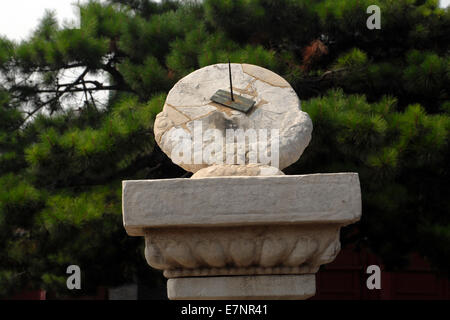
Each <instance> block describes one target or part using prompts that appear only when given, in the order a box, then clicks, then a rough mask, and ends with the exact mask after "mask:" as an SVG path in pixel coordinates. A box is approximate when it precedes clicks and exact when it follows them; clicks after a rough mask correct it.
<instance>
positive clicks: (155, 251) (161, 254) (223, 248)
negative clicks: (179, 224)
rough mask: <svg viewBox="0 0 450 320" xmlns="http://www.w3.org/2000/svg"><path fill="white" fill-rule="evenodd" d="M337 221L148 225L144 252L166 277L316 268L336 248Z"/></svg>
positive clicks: (294, 271) (310, 270)
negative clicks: (213, 225)
mask: <svg viewBox="0 0 450 320" xmlns="http://www.w3.org/2000/svg"><path fill="white" fill-rule="evenodd" d="M339 229H340V225H339V224H326V223H323V224H313V225H310V224H288V225H284V224H281V225H277V224H273V225H271V226H270V227H268V226H261V225H254V226H242V227H240V226H233V227H209V228H204V227H185V228H183V229H181V228H152V229H149V230H148V231H147V232H146V234H145V248H146V249H145V257H146V259H147V262H148V264H149V265H150V266H152V267H153V268H156V269H160V270H163V271H164V275H165V276H166V277H167V278H178V277H194V276H235V275H270V274H304V273H315V272H316V271H317V270H318V269H319V267H320V266H321V265H322V264H325V263H328V262H330V261H332V260H333V259H334V258H335V257H336V255H337V253H338V252H339V249H340V243H339Z"/></svg>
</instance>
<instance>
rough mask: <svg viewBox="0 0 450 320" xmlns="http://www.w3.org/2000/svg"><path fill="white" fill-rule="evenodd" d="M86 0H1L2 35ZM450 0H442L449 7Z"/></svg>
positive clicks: (23, 33) (24, 31)
mask: <svg viewBox="0 0 450 320" xmlns="http://www.w3.org/2000/svg"><path fill="white" fill-rule="evenodd" d="M78 1H81V2H85V0H0V35H6V36H7V37H8V38H10V39H14V40H23V39H25V38H26V37H27V36H28V35H29V34H30V32H31V30H32V29H34V28H35V27H36V25H37V24H38V22H39V19H40V18H42V16H43V14H44V12H45V9H54V10H56V12H57V17H58V20H59V22H60V23H61V22H63V21H65V20H68V21H77V23H79V22H78V12H77V9H76V7H75V6H73V5H72V4H73V3H77V2H78ZM449 4H450V0H441V7H447V6H448V5H449Z"/></svg>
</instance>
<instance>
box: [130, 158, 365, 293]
mask: <svg viewBox="0 0 450 320" xmlns="http://www.w3.org/2000/svg"><path fill="white" fill-rule="evenodd" d="M255 168H256V169H258V170H260V169H261V168H259V167H254V166H253V167H252V166H250V167H248V168H244V169H246V170H247V169H248V170H249V172H250V171H251V172H250V173H252V172H253V171H252V170H253V169H255ZM213 169H214V168H212V169H210V170H212V171H214V170H213ZM219 169H220V170H222V171H223V173H224V174H225V173H226V174H233V173H235V172H241V171H242V170H241V169H242V168H238V167H237V166H236V167H232V168H229V167H220V168H215V170H219ZM208 170H209V169H208ZM208 170H206V171H204V172H203V173H205V174H206V175H208V174H209V173H208V172H209V171H208ZM220 170H219V171H220ZM244 171H245V170H244ZM214 172H216V171H214ZM241 173H242V172H241ZM255 174H256V173H255ZM123 187H124V188H123V215H124V225H125V229H126V230H127V232H128V234H130V235H133V236H144V237H145V257H146V259H147V262H148V264H149V265H150V266H151V267H153V268H156V269H159V270H163V271H164V275H165V276H166V277H167V278H169V280H168V296H169V299H306V298H308V297H311V296H312V295H314V294H315V276H314V274H315V273H316V272H317V270H318V269H319V267H320V266H321V265H323V264H326V263H329V262H331V261H333V259H334V258H335V257H336V255H337V254H338V252H339V250H340V242H339V231H340V228H341V227H342V226H345V225H348V224H350V223H353V222H356V221H358V220H359V218H360V216H361V190H360V186H359V179H358V175H357V174H355V173H338V174H314V175H303V176H284V175H274V176H263V175H261V172H259V175H258V176H223V177H201V178H198V179H168V180H143V181H124V183H123Z"/></svg>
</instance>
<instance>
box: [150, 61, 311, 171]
mask: <svg viewBox="0 0 450 320" xmlns="http://www.w3.org/2000/svg"><path fill="white" fill-rule="evenodd" d="M199 125H200V127H201V128H200V129H201V131H202V132H203V133H204V132H206V131H207V130H209V129H211V130H215V132H216V133H217V132H218V133H220V134H221V135H222V136H223V137H225V136H226V134H227V131H229V130H230V129H232V130H242V131H244V132H247V131H249V130H255V131H256V132H257V133H258V134H259V131H260V130H266V131H268V132H269V134H268V136H269V138H270V139H269V141H268V142H267V144H261V143H259V142H257V143H256V144H257V145H255V144H252V145H250V146H247V147H248V148H247V149H246V150H245V151H244V152H245V161H246V162H248V163H250V162H249V161H250V156H251V155H252V153H251V150H256V148H257V149H258V157H259V158H258V159H257V163H262V162H263V161H260V160H261V159H262V158H261V155H263V154H264V152H265V151H267V152H266V154H268V153H270V152H271V148H272V146H274V145H275V144H276V143H278V142H277V141H274V140H273V139H272V137H273V136H272V135H271V132H272V130H278V133H279V150H278V151H279V152H278V153H279V164H278V165H276V167H277V168H278V169H280V170H281V169H283V168H285V167H287V166H289V165H291V164H292V163H294V162H296V161H297V160H298V159H299V158H300V156H301V154H302V153H303V151H304V149H305V148H306V146H307V145H308V143H309V141H310V139H311V133H312V122H311V119H310V118H309V116H308V114H306V113H305V112H303V111H302V110H301V105H300V100H299V98H298V96H297V94H296V92H295V91H294V89H293V88H292V87H291V86H290V85H289V83H288V82H287V81H286V80H284V79H283V78H282V77H281V76H279V75H278V74H276V73H274V72H272V71H270V70H268V69H265V68H262V67H260V66H256V65H251V64H245V63H242V64H241V63H230V62H228V63H219V64H214V65H210V66H207V67H203V68H201V69H198V70H196V71H194V72H192V73H190V74H189V75H187V76H185V77H184V78H182V79H181V80H180V81H178V82H177V83H176V84H175V85H174V87H173V88H172V89H171V90H170V92H169V93H168V95H167V98H166V101H165V104H164V107H163V110H162V112H161V113H160V114H158V116H157V117H156V120H155V124H154V131H155V139H156V142H157V143H158V145H159V146H160V147H161V150H162V151H163V152H165V153H166V154H167V155H168V156H169V157H170V158H171V159H172V161H173V162H174V163H175V164H177V165H179V166H181V167H182V168H183V169H185V170H187V171H191V172H194V173H195V172H197V171H198V170H200V169H203V168H205V167H208V166H211V165H214V164H220V163H223V162H224V160H225V159H223V158H219V157H220V154H219V153H218V154H217V158H215V159H211V158H210V159H208V160H205V159H202V155H204V154H205V153H204V152H203V151H204V150H210V149H211V148H215V147H216V141H215V140H214V139H213V138H212V137H205V136H204V139H203V141H199V140H198V139H195V136H196V133H197V132H198V131H199V130H198V128H199ZM232 143H234V141H233V142H232ZM186 147H187V148H188V149H189V150H187V151H186ZM254 147H255V148H254ZM223 148H224V150H225V149H227V148H228V149H230V148H234V146H233V145H230V143H229V141H226V143H224V147H223ZM181 149H185V151H183V152H182V153H183V157H185V156H186V157H190V160H188V161H186V160H179V159H176V157H174V156H173V155H174V153H176V152H178V153H179V151H180V150H181ZM188 153H189V154H188ZM187 154H188V155H187ZM199 159H200V160H199ZM227 163H229V162H227ZM252 163H254V162H252Z"/></svg>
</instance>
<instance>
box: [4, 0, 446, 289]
mask: <svg viewBox="0 0 450 320" xmlns="http://www.w3.org/2000/svg"><path fill="white" fill-rule="evenodd" d="M372 4H376V5H378V6H379V7H380V8H381V14H382V22H381V23H382V26H381V29H380V30H369V29H367V28H366V19H367V18H368V14H367V13H366V8H367V7H368V6H369V5H372ZM80 18H81V26H80V28H79V29H75V28H70V27H62V26H59V25H58V23H57V20H56V19H55V17H54V15H53V14H52V13H50V12H49V13H47V14H46V15H45V16H44V17H43V19H42V20H41V23H40V25H39V26H38V27H37V28H36V30H35V32H34V33H33V35H32V36H31V37H30V38H29V39H27V40H26V41H23V42H21V43H16V42H13V41H10V40H8V39H6V38H0V81H1V82H0V185H1V186H2V188H1V189H0V295H10V294H11V293H12V292H13V291H14V290H22V289H24V288H43V289H47V290H50V291H52V292H55V293H61V294H64V295H67V294H69V293H68V291H67V289H66V286H65V281H66V277H67V275H66V274H65V271H66V268H67V266H68V265H72V264H76V265H79V266H80V267H81V270H82V275H83V277H84V278H83V284H85V286H84V287H83V290H81V292H80V293H79V294H84V293H86V292H89V291H90V290H93V289H95V288H96V287H97V286H100V285H104V286H112V285H118V284H122V283H125V282H129V281H136V279H138V281H144V282H146V283H147V284H149V285H162V284H163V281H164V280H163V279H162V277H161V275H160V274H159V273H158V272H155V271H152V270H151V269H150V268H149V267H148V266H147V265H146V262H145V259H144V257H143V242H142V240H141V239H138V238H131V237H129V236H127V235H126V233H125V231H124V229H123V226H122V220H121V181H122V180H126V179H149V178H154V179H162V178H171V177H188V176H189V174H188V173H186V172H185V171H183V170H182V169H181V168H179V167H177V166H175V165H174V164H173V163H172V162H171V161H170V159H168V158H167V157H166V156H165V155H164V154H163V153H162V152H161V151H160V150H159V148H158V147H157V145H156V144H155V142H154V137H153V129H152V126H153V120H154V118H155V116H156V115H157V114H158V113H159V112H160V110H161V109H162V106H163V103H164V99H165V95H166V93H167V92H168V90H170V88H171V87H172V86H173V85H174V83H176V81H178V80H179V79H180V78H181V77H183V76H185V75H187V74H188V73H190V72H192V71H193V70H195V69H198V68H200V67H203V66H206V65H210V64H214V63H219V62H224V61H227V60H228V58H230V59H231V61H232V62H242V63H251V64H257V65H260V66H263V67H266V68H269V69H271V70H273V71H275V72H277V73H279V74H280V75H282V76H283V77H285V78H286V79H287V80H288V81H289V82H290V83H291V84H292V86H293V87H294V89H295V90H296V92H297V93H298V94H299V96H300V98H301V99H302V108H303V109H304V110H305V111H306V112H308V113H309V115H310V116H311V118H312V120H313V122H314V131H313V138H312V142H311V144H310V146H309V147H308V148H307V149H306V151H305V153H304V155H303V156H302V158H301V159H300V160H299V161H298V162H297V163H296V164H294V165H292V166H291V167H289V168H287V169H286V170H285V171H286V173H288V174H309V173H315V172H340V171H344V172H345V171H354V172H358V173H359V174H360V180H361V188H362V195H363V216H362V220H361V222H360V223H358V224H357V225H355V226H351V227H348V228H346V230H345V232H344V242H352V243H356V244H358V246H362V247H366V248H369V249H370V250H372V251H374V252H375V253H376V254H378V255H380V256H381V257H382V258H383V261H384V263H386V264H387V265H388V266H389V267H391V268H396V267H397V268H398V267H402V266H404V265H405V264H406V263H407V261H408V255H409V254H410V253H411V252H418V253H420V254H421V255H423V256H424V257H426V258H427V259H428V260H429V261H431V262H432V265H433V266H434V267H435V268H437V269H439V270H441V271H447V272H448V271H449V266H448V261H449V260H450V216H449V214H450V201H449V200H448V196H447V193H448V190H450V188H449V187H450V186H449V181H450V179H449V178H450V177H449V167H448V163H449V159H450V157H449V156H450V154H449V150H450V148H449V132H450V130H449V129H450V116H449V112H450V98H449V88H450V56H449V50H450V47H449V44H450V41H449V40H450V10H448V9H441V8H439V7H438V6H437V1H432V0H427V1H425V0H420V1H414V0H397V1H390V0H383V1H381V0H380V1H373V0H370V1H367V0H360V1H354V0H348V1H347V0H345V1H338V2H337V1H333V0H323V1H319V0H315V1H307V0H284V1H274V0H251V1H243V0H242V1H241V0H239V1H225V0H205V1H204V2H198V1H190V2H189V1H184V2H176V1H163V2H162V3H154V2H152V1H150V0H111V1H109V2H108V3H99V2H96V1H90V2H89V3H86V4H83V5H80ZM67 72H73V73H74V74H76V76H75V77H73V79H72V78H70V80H68V81H66V80H63V79H64V74H66V73H67ZM98 74H103V75H105V76H104V77H103V79H104V80H103V81H99V80H92V77H91V76H92V75H98ZM96 92H108V93H109V97H108V100H107V103H106V104H105V105H103V104H101V103H99V102H98V101H97V100H96V99H95V98H94V94H95V93H96ZM74 97H78V98H77V99H74ZM79 97H81V101H80V99H79ZM71 99H72V101H75V102H74V103H72V104H68V103H67V101H71Z"/></svg>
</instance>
